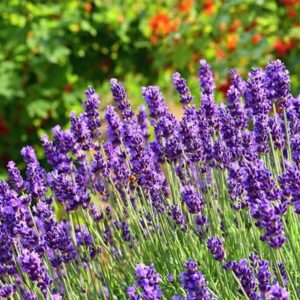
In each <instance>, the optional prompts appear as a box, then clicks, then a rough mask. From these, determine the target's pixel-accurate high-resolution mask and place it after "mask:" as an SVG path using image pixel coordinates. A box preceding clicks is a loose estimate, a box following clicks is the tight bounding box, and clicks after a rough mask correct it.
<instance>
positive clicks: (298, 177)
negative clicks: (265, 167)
mask: <svg viewBox="0 0 300 300" xmlns="http://www.w3.org/2000/svg"><path fill="white" fill-rule="evenodd" d="M279 183H280V187H281V190H282V199H283V202H284V203H287V204H288V203H289V202H291V203H292V204H293V206H294V209H295V212H296V213H297V214H300V170H299V168H298V166H294V165H292V164H290V163H286V171H285V172H284V173H283V174H282V175H281V176H280V177H279Z"/></svg>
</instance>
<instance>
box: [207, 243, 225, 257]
mask: <svg viewBox="0 0 300 300" xmlns="http://www.w3.org/2000/svg"><path fill="white" fill-rule="evenodd" d="M207 247H208V249H209V250H210V252H211V254H212V255H213V256H214V258H215V260H218V261H221V260H223V259H224V258H225V252H224V250H223V242H222V241H221V240H220V239H219V238H216V237H211V238H209V239H208V240H207Z"/></svg>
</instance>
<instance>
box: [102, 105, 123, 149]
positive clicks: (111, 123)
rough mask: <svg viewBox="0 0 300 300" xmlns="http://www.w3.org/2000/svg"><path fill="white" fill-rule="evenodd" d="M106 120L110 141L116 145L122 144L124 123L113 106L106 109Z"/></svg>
mask: <svg viewBox="0 0 300 300" xmlns="http://www.w3.org/2000/svg"><path fill="white" fill-rule="evenodd" d="M105 120H106V122H107V133H108V139H109V141H110V142H111V143H113V144H114V145H119V144H120V142H121V135H122V132H121V129H122V121H121V119H120V117H119V115H118V114H117V113H116V112H115V109H114V107H113V106H111V105H108V106H107V108H106V109H105Z"/></svg>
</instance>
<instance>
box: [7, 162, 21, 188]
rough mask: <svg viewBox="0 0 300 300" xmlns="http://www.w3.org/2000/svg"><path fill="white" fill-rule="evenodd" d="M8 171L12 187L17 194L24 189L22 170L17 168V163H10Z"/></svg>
mask: <svg viewBox="0 0 300 300" xmlns="http://www.w3.org/2000/svg"><path fill="white" fill-rule="evenodd" d="M7 170H8V178H9V181H10V183H11V185H12V186H13V188H14V189H15V190H16V191H17V192H20V191H21V190H22V189H23V187H24V180H23V178H22V176H21V172H20V170H19V169H18V168H17V167H16V164H15V162H13V161H10V162H8V164H7Z"/></svg>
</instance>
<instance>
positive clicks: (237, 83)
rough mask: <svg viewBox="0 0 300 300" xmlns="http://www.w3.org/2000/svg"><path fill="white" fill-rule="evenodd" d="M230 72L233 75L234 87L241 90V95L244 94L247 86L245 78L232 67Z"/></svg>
mask: <svg viewBox="0 0 300 300" xmlns="http://www.w3.org/2000/svg"><path fill="white" fill-rule="evenodd" d="M229 74H230V75H231V82H232V85H233V86H234V88H236V89H237V90H238V91H239V93H240V95H241V96H244V94H245V90H246V88H247V85H246V82H245V81H244V80H243V78H242V77H241V75H240V74H239V73H238V71H237V70H236V69H231V70H230V71H229Z"/></svg>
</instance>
